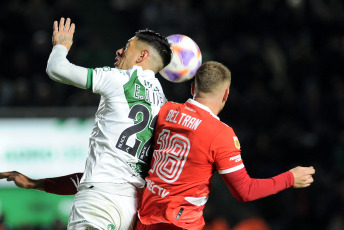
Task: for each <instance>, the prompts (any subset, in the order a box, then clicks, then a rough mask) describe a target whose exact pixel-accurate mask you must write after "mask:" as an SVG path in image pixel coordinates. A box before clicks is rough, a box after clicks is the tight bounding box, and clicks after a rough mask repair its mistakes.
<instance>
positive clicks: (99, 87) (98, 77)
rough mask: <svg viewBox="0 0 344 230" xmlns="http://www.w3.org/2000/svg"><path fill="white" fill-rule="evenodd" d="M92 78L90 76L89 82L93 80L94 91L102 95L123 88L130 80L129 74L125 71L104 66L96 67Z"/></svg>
mask: <svg viewBox="0 0 344 230" xmlns="http://www.w3.org/2000/svg"><path fill="white" fill-rule="evenodd" d="M89 75H90V74H89ZM91 78H92V79H90V77H89V79H88V82H89V81H91V82H92V91H93V92H94V93H99V94H100V95H108V94H110V93H115V92H116V91H117V90H118V89H119V88H121V87H122V86H123V84H125V83H126V82H127V81H128V79H129V76H128V75H127V74H126V72H125V71H122V70H118V69H116V68H110V67H104V68H96V69H94V70H93V72H92V77H91Z"/></svg>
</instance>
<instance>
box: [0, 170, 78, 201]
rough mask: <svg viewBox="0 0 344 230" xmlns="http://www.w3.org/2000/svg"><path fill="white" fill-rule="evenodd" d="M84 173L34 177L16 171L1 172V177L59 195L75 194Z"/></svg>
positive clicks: (23, 186)
mask: <svg viewBox="0 0 344 230" xmlns="http://www.w3.org/2000/svg"><path fill="white" fill-rule="evenodd" d="M82 175H83V173H74V174H69V175H66V176H61V177H53V178H44V179H37V180H35V179H32V178H30V177H28V176H25V175H24V174H21V173H19V172H16V171H12V172H3V173H0V179H7V181H13V182H14V183H15V184H16V185H17V186H18V187H20V188H25V189H37V190H40V191H45V192H47V193H53V194H57V195H74V194H76V192H77V186H78V185H79V181H80V178H81V177H82Z"/></svg>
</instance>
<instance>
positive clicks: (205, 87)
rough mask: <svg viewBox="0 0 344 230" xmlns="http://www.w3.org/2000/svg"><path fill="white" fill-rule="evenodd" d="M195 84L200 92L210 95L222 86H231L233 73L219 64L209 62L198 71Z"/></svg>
mask: <svg viewBox="0 0 344 230" xmlns="http://www.w3.org/2000/svg"><path fill="white" fill-rule="evenodd" d="M195 82H196V85H197V89H198V90H199V91H200V92H204V93H209V92H212V91H214V90H216V89H217V86H219V85H220V84H223V83H225V82H228V83H229V84H230V83H231V72H230V71H229V69H228V68H227V67H226V66H224V65H223V64H221V63H219V62H215V61H208V62H205V63H203V64H202V65H201V66H200V67H199V68H198V69H197V72H196V75H195Z"/></svg>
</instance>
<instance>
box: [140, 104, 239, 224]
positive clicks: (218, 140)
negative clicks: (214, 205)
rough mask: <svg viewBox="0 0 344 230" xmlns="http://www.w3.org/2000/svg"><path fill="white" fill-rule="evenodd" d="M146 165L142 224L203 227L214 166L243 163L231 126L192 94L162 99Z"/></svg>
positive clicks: (226, 168) (226, 169) (231, 168)
mask: <svg viewBox="0 0 344 230" xmlns="http://www.w3.org/2000/svg"><path fill="white" fill-rule="evenodd" d="M154 137H155V147H154V154H153V159H152V162H151V170H150V171H149V175H148V176H147V178H146V182H147V187H146V189H145V191H144V193H143V200H142V206H141V208H140V209H139V217H140V220H141V222H142V223H143V224H153V223H159V222H165V223H173V224H174V225H176V226H179V227H183V228H190V227H197V226H200V228H201V227H203V226H204V220H203V208H204V205H205V203H206V202H207V199H208V195H209V192H210V185H211V179H212V177H213V175H214V173H215V171H216V170H217V171H219V173H220V174H222V173H230V172H235V171H237V170H240V169H242V168H243V167H244V165H243V162H242V160H241V155H240V144H239V141H238V138H237V137H236V135H235V133H234V131H233V129H232V128H231V127H229V126H228V125H226V124H224V123H223V122H221V121H220V120H219V118H218V117H217V116H216V115H214V114H213V113H212V112H211V111H210V109H209V108H208V107H206V106H204V105H202V104H200V103H198V102H196V101H194V100H192V99H189V100H188V101H187V102H186V103H184V104H178V103H173V102H168V103H166V104H165V105H164V106H163V107H162V108H161V110H160V112H159V115H158V120H157V124H156V127H155V135H154Z"/></svg>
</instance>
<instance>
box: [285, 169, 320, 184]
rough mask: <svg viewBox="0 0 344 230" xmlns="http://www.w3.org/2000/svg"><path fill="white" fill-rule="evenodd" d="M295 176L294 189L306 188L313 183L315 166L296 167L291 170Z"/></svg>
mask: <svg viewBox="0 0 344 230" xmlns="http://www.w3.org/2000/svg"><path fill="white" fill-rule="evenodd" d="M289 171H291V172H292V173H293V175H294V186H293V187H294V188H305V187H308V186H310V185H311V184H312V183H313V181H314V180H313V177H312V175H313V174H314V173H315V169H314V168H313V166H310V167H301V166H298V167H295V168H293V169H290V170H289Z"/></svg>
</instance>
